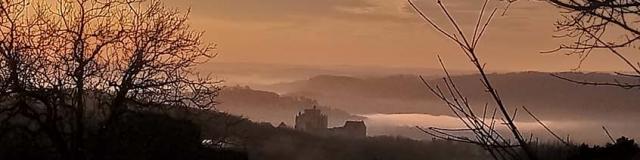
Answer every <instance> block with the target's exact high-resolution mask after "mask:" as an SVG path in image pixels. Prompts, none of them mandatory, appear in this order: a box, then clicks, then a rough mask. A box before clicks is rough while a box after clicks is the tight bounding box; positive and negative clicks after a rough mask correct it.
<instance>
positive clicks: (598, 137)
mask: <svg viewBox="0 0 640 160" xmlns="http://www.w3.org/2000/svg"><path fill="white" fill-rule="evenodd" d="M360 116H363V117H367V119H366V120H365V123H366V124H367V127H368V129H367V131H368V135H369V136H378V135H394V136H404V137H410V138H414V139H431V138H432V137H430V136H428V135H427V134H425V133H422V132H421V131H420V130H418V129H417V128H416V126H419V127H422V128H428V127H439V128H464V125H463V124H462V123H461V121H460V120H459V119H458V118H457V117H451V116H434V115H429V114H367V115H360ZM497 123H498V124H499V122H497ZM543 123H544V124H546V125H547V126H548V127H550V128H551V129H552V130H553V131H554V132H555V133H556V134H558V135H560V136H561V137H562V138H563V139H567V137H568V138H569V140H570V141H571V142H575V143H590V144H603V143H606V142H610V140H609V138H608V136H607V135H606V134H605V132H604V130H603V129H602V126H606V128H607V129H608V130H609V131H610V132H611V135H612V136H613V137H614V138H617V137H621V136H626V137H630V138H634V139H637V138H639V137H638V135H640V124H637V123H634V122H596V121H543ZM516 125H517V126H518V127H519V128H520V129H521V131H522V132H523V135H525V136H527V137H529V136H530V134H533V137H537V138H539V139H540V141H546V142H549V141H555V138H553V136H551V134H549V133H548V132H547V131H545V130H544V128H543V127H542V126H541V125H540V124H538V123H537V122H535V121H531V122H521V121H517V122H516ZM502 128H504V127H502Z"/></svg>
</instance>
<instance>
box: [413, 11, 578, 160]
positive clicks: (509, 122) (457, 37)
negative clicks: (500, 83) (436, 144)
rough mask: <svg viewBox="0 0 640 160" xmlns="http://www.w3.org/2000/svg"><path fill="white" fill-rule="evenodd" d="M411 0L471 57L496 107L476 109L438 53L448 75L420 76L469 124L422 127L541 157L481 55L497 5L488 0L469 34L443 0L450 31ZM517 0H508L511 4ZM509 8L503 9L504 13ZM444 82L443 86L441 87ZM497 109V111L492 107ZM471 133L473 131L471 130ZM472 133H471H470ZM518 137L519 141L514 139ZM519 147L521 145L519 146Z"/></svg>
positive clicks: (497, 151) (499, 153)
mask: <svg viewBox="0 0 640 160" xmlns="http://www.w3.org/2000/svg"><path fill="white" fill-rule="evenodd" d="M408 2H409V4H410V5H411V7H412V8H413V9H415V11H416V12H418V13H419V15H420V16H421V17H422V19H423V20H424V21H426V22H427V23H428V24H429V25H430V26H431V27H433V28H435V29H436V30H437V31H438V32H440V33H441V34H443V35H444V36H445V37H446V38H447V39H448V40H451V41H452V42H454V43H455V44H456V45H457V46H458V47H460V49H461V50H462V53H464V55H465V56H466V57H467V58H468V60H469V61H470V62H471V63H472V64H473V66H474V67H475V69H476V71H477V73H478V75H479V76H480V81H481V82H482V84H483V85H484V89H485V91H486V92H488V93H489V95H490V96H491V99H492V100H493V103H494V104H495V105H496V107H495V108H493V109H490V108H489V104H488V103H487V104H485V105H484V110H483V111H482V112H481V113H478V112H476V111H474V110H473V108H474V107H472V105H471V103H470V102H469V100H468V99H467V98H466V97H465V96H464V94H463V93H462V92H461V90H460V88H458V87H457V85H456V83H455V82H454V80H453V78H452V77H451V75H450V74H449V72H448V71H447V69H446V66H445V64H444V62H443V61H442V59H441V58H440V57H439V56H438V60H439V62H440V64H441V66H442V69H443V71H444V73H445V77H443V79H442V84H429V83H428V82H427V81H426V80H425V79H424V78H422V77H420V78H421V80H422V82H423V83H424V84H425V86H427V88H428V89H429V91H430V92H431V93H433V94H434V95H435V96H436V97H438V98H439V99H440V100H441V101H443V102H444V103H445V104H446V105H447V106H448V107H449V109H450V110H451V112H453V113H454V115H455V116H456V117H458V119H459V120H460V122H462V124H463V125H464V127H465V128H461V129H449V128H436V127H430V128H427V129H423V128H421V127H418V128H419V129H420V130H422V131H423V132H425V133H427V134H429V135H431V136H433V137H436V138H441V139H445V140H451V141H458V142H465V143H471V144H476V145H479V146H481V147H482V148H484V149H485V150H486V151H488V152H489V154H490V155H491V156H492V157H493V158H494V159H523V158H526V159H530V160H536V159H538V157H537V153H536V151H535V150H534V149H533V148H532V141H533V140H534V139H533V135H531V136H529V138H525V137H524V136H523V133H522V132H521V131H520V130H519V129H518V126H517V125H516V124H515V122H514V121H515V120H514V119H515V118H516V115H517V112H518V108H515V109H514V110H513V111H510V110H509V107H508V106H507V105H506V104H505V103H504V102H503V100H502V98H501V97H500V95H499V92H498V91H497V89H496V88H495V87H494V86H493V85H492V83H491V80H490V79H489V77H488V76H487V74H486V71H485V64H484V63H482V62H481V61H480V59H479V58H478V53H477V51H476V48H477V46H478V44H479V42H480V40H481V39H482V37H483V35H484V34H485V32H486V31H487V27H488V26H489V24H490V23H491V21H492V19H493V17H494V16H495V14H496V12H497V8H494V9H492V10H489V9H487V4H488V3H489V1H488V0H486V1H485V2H484V4H483V6H482V9H481V10H480V11H479V13H478V15H479V17H478V19H477V21H476V23H475V26H474V29H473V31H472V32H468V33H473V34H465V31H464V30H463V29H462V27H461V26H460V25H459V23H458V22H457V21H456V19H455V17H454V16H453V15H452V14H451V13H450V12H449V11H448V9H447V7H446V5H445V4H444V3H443V2H442V1H437V3H438V6H439V7H440V9H441V11H442V12H443V14H444V16H445V17H446V18H447V20H448V21H449V22H450V24H451V26H453V27H452V28H453V30H454V31H453V32H449V31H446V30H445V29H444V28H442V27H441V26H440V25H438V24H437V23H435V22H434V21H433V20H432V19H431V18H430V17H428V16H427V15H426V14H424V13H423V12H422V11H421V10H420V9H419V8H418V7H417V6H416V5H415V4H414V3H413V2H412V1H411V0H409V1H408ZM512 2H514V1H507V3H508V5H510V4H511V3H512ZM504 12H506V11H503V13H504ZM441 86H443V87H441ZM523 108H524V110H525V111H527V113H528V114H529V115H530V116H532V117H533V118H534V119H535V120H536V121H537V122H538V123H539V124H540V125H541V126H543V127H544V128H545V129H547V131H548V132H549V133H550V134H552V135H553V136H554V137H555V138H557V139H558V140H559V141H560V142H562V143H564V144H567V145H568V142H567V141H565V140H563V139H562V138H560V137H559V136H557V134H555V133H554V132H553V131H552V130H551V129H550V128H549V127H548V126H546V125H545V124H544V123H542V121H540V120H539V119H538V118H537V117H536V116H534V114H533V113H531V112H530V111H529V110H528V109H527V108H525V107H523ZM491 110H493V111H491ZM500 126H504V127H505V128H506V130H508V131H509V133H510V135H507V134H505V133H504V132H500V128H501V127H500ZM469 133H470V134H469ZM469 135H470V136H469ZM512 139H515V143H513V142H511V140H512ZM518 148H519V149H518Z"/></svg>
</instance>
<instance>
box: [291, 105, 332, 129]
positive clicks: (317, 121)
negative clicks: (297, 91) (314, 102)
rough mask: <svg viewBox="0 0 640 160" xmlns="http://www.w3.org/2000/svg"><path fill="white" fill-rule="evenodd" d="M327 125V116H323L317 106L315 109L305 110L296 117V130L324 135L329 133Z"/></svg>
mask: <svg viewBox="0 0 640 160" xmlns="http://www.w3.org/2000/svg"><path fill="white" fill-rule="evenodd" d="M327 125H328V119H327V115H325V114H322V112H321V111H320V110H319V109H317V108H316V107H315V106H314V107H313V109H305V110H304V112H302V113H298V115H296V125H295V129H296V130H300V131H304V132H309V133H321V134H322V133H325V132H327Z"/></svg>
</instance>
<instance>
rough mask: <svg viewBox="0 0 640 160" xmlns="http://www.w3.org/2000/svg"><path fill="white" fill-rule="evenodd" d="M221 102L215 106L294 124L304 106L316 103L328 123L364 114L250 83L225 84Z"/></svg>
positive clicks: (334, 124) (339, 123)
mask: <svg viewBox="0 0 640 160" xmlns="http://www.w3.org/2000/svg"><path fill="white" fill-rule="evenodd" d="M217 98H218V101H219V102H220V104H219V105H217V107H216V109H218V110H220V111H224V112H228V113H232V114H236V115H242V116H245V117H247V118H250V119H251V120H254V121H262V122H271V123H272V124H275V125H277V124H279V123H280V122H285V123H286V124H287V125H289V126H292V125H294V119H295V116H296V114H297V113H298V112H300V111H302V110H303V109H307V108H311V107H313V106H318V108H319V109H320V110H322V111H323V112H324V113H325V114H327V115H328V116H329V125H330V126H340V125H343V124H344V122H345V120H360V119H362V118H363V117H358V116H354V115H350V114H349V113H347V112H345V111H343V110H339V109H333V108H330V107H326V106H322V104H320V103H318V102H317V101H316V100H313V99H310V98H305V97H300V96H281V95H278V94H277V93H273V92H268V91H259V90H254V89H251V88H249V87H239V86H236V87H227V88H225V89H223V90H222V92H221V93H220V96H219V97H217Z"/></svg>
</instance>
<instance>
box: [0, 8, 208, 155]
mask: <svg viewBox="0 0 640 160" xmlns="http://www.w3.org/2000/svg"><path fill="white" fill-rule="evenodd" d="M187 20H188V14H183V13H181V12H180V11H178V10H175V9H171V8H166V7H164V5H163V4H162V3H160V2H159V1H157V0H55V1H29V0H2V1H0V104H1V105H0V144H2V145H3V146H4V147H3V151H5V150H4V149H6V147H8V148H11V151H15V152H11V153H12V154H21V155H17V156H15V157H14V158H16V157H17V158H20V157H21V156H29V155H50V156H47V157H48V158H51V159H71V160H74V159H90V158H91V157H94V158H96V157H100V156H97V155H100V154H98V153H97V152H94V151H95V150H92V148H95V147H94V146H91V145H112V146H108V147H120V146H126V144H121V143H120V142H122V141H112V140H113V139H112V138H115V137H112V136H111V135H112V133H113V134H114V135H122V134H116V133H121V132H120V130H121V129H123V128H128V129H126V130H127V132H126V133H132V131H131V130H130V129H140V128H138V127H139V126H153V125H151V124H153V122H155V121H156V120H157V121H160V122H167V123H169V122H168V121H167V120H162V119H163V118H158V117H157V116H150V117H148V116H142V115H140V114H136V112H138V111H144V110H158V109H161V108H171V107H182V108H197V109H200V110H207V109H210V108H212V107H213V106H214V104H215V101H214V98H215V97H216V96H217V94H218V91H219V90H220V87H219V86H218V83H219V82H218V81H216V80H214V79H211V78H209V77H207V76H200V75H199V74H197V73H195V72H194V70H193V67H195V66H197V65H198V64H201V63H204V62H206V61H207V60H208V59H209V58H212V57H213V56H215V54H213V53H211V51H212V50H213V49H214V45H213V44H208V43H205V42H203V41H202V32H197V31H194V30H192V29H191V28H190V27H189V25H188V24H187ZM135 115H139V116H142V117H141V118H140V119H135V118H133V119H132V118H127V117H131V116H135ZM145 117H147V118H151V119H155V120H150V119H147V118H145ZM154 117H155V118H154ZM124 122H131V123H124ZM171 123H175V124H176V125H168V126H156V127H157V128H156V129H162V128H164V129H167V127H169V128H171V126H183V125H177V124H181V123H182V122H171ZM131 125H135V126H131ZM142 129H144V128H142ZM174 129H176V130H182V129H180V127H177V128H174ZM158 131H159V130H158ZM136 133H137V132H136ZM188 133H189V134H188V135H184V136H186V137H192V138H197V135H195V133H199V132H196V131H189V132H188ZM126 135H130V134H126ZM131 136H132V137H135V136H134V135H131ZM193 136H195V137H193ZM99 137H102V138H99ZM105 137H106V138H105ZM121 140H122V139H121ZM131 140H135V139H131ZM94 141H95V142H94ZM13 142H18V143H15V144H14V143H13ZM12 144H13V145H16V146H11V145H12ZM153 144H158V143H153ZM7 145H8V146H7ZM184 145H189V144H187V143H185V144H184ZM133 146H135V145H133ZM165 146H166V145H165ZM145 147H146V146H145ZM142 148H144V147H143V146H137V147H136V149H142ZM112 149H116V150H117V151H123V150H119V149H117V148H112ZM129 149H131V148H129ZM103 151H104V152H105V154H107V153H109V152H110V151H111V150H109V149H105V150H103ZM32 153H43V154H32ZM109 154H111V153H109ZM3 155H11V154H8V152H4V153H3ZM111 155H117V154H116V153H113V154H111ZM116 159H117V158H116Z"/></svg>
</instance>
